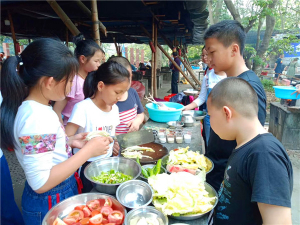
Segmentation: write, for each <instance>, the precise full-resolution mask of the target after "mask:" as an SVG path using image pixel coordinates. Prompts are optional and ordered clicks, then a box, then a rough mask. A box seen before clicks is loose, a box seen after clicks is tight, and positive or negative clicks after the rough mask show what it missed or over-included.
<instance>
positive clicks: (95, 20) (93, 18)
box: [91, 0, 100, 46]
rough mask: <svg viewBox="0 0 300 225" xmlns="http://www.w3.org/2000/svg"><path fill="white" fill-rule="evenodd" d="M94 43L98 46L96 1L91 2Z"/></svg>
mask: <svg viewBox="0 0 300 225" xmlns="http://www.w3.org/2000/svg"><path fill="white" fill-rule="evenodd" d="M91 5H92V22H93V34H94V41H95V42H96V43H97V44H98V45H99V46H100V31H99V21H98V8H97V0H91Z"/></svg>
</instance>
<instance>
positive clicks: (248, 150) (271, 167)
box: [207, 77, 293, 225]
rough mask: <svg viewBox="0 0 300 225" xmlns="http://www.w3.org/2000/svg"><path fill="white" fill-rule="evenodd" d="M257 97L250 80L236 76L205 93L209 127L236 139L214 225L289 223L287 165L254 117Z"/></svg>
mask: <svg viewBox="0 0 300 225" xmlns="http://www.w3.org/2000/svg"><path fill="white" fill-rule="evenodd" d="M257 102H258V98H257V94H256V92H255V90H254V89H253V88H252V87H251V85H249V83H247V82H246V81H245V80H243V79H241V78H236V77H231V78H227V79H224V80H222V81H220V82H219V83H218V84H217V85H216V86H215V87H214V88H213V89H212V91H211V93H210V95H209V97H208V100H207V107H208V112H209V115H210V123H211V127H212V129H213V130H214V131H215V132H216V133H217V134H218V135H219V136H220V138H222V139H224V140H236V143H237V146H236V148H235V149H234V150H233V152H232V154H231V156H230V158H229V160H228V163H227V165H226V170H225V174H224V181H223V182H222V185H221V188H220V190H219V202H218V205H217V207H216V208H215V218H214V224H216V225H218V224H222V225H227V224H228V225H232V224H238V225H242V224H243V225H246V224H251V225H256V224H260V225H261V224H285V225H286V224H292V220H291V209H290V208H291V195H292V190H293V170H292V165H291V162H290V160H289V157H288V155H287V153H286V151H285V149H284V147H283V146H282V144H281V143H280V142H279V141H278V140H277V139H276V138H275V137H274V136H273V135H272V134H270V133H267V132H266V130H265V129H264V127H263V126H262V125H261V123H260V121H259V120H258V117H257V113H258V105H257Z"/></svg>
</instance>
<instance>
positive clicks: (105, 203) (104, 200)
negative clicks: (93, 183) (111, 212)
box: [98, 198, 112, 207]
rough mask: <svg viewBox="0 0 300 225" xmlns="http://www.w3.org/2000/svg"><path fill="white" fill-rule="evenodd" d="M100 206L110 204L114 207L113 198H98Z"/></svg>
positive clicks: (109, 205)
mask: <svg viewBox="0 0 300 225" xmlns="http://www.w3.org/2000/svg"><path fill="white" fill-rule="evenodd" d="M98 201H99V203H100V206H101V207H103V206H108V207H112V200H111V199H110V198H107V199H98Z"/></svg>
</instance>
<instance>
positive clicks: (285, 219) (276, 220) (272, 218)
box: [257, 202, 292, 225]
mask: <svg viewBox="0 0 300 225" xmlns="http://www.w3.org/2000/svg"><path fill="white" fill-rule="evenodd" d="M257 205H258V208H259V211H260V214H261V217H262V220H263V224H265V225H268V224H270V225H271V224H274V225H275V224H276V225H278V224H280V225H287V224H292V215H291V208H288V207H283V206H277V205H269V204H264V203H260V202H258V203H257Z"/></svg>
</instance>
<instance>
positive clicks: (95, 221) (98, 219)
mask: <svg viewBox="0 0 300 225" xmlns="http://www.w3.org/2000/svg"><path fill="white" fill-rule="evenodd" d="M102 219H103V216H102V214H101V213H100V214H98V215H96V216H93V217H92V218H91V219H90V225H97V224H101V222H102Z"/></svg>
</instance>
